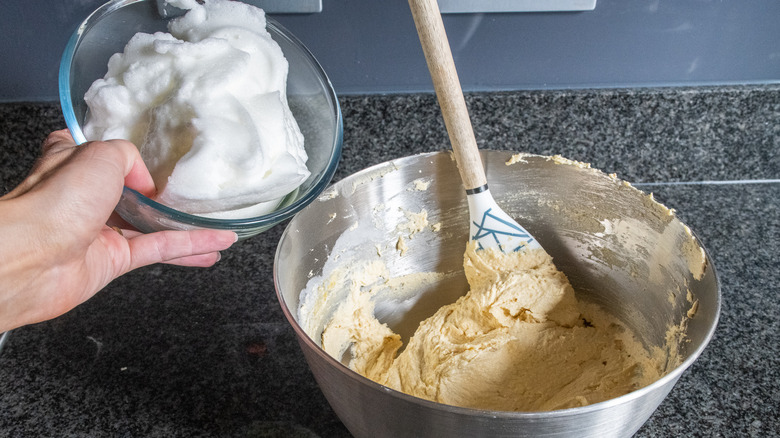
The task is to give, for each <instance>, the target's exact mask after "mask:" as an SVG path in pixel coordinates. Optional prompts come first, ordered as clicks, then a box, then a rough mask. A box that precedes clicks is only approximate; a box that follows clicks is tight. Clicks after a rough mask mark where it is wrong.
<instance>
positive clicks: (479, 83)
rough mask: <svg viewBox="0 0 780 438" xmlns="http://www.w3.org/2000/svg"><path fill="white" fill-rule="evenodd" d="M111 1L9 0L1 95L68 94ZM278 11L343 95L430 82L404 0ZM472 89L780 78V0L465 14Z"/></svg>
mask: <svg viewBox="0 0 780 438" xmlns="http://www.w3.org/2000/svg"><path fill="white" fill-rule="evenodd" d="M101 3H102V0H3V3H2V6H3V13H2V14H0V29H2V34H3V38H2V41H0V58H2V62H1V63H0V101H38V100H56V99H57V69H58V63H59V57H60V54H61V52H62V49H63V47H64V45H65V43H66V41H67V39H68V37H69V36H70V34H71V33H72V32H73V30H74V29H75V27H76V26H77V25H78V23H79V22H80V21H81V20H83V19H84V18H85V17H86V16H87V15H88V14H89V12H90V11H91V10H93V9H94V8H96V7H97V6H98V5H100V4H101ZM276 18H277V19H278V20H279V21H280V22H282V24H284V25H285V26H286V27H288V28H289V29H290V30H292V31H293V32H294V33H295V34H296V35H297V36H298V37H299V38H300V39H301V40H303V41H304V43H306V44H307V45H308V46H309V48H310V49H311V50H312V52H313V53H314V54H315V56H316V57H317V58H318V59H319V60H320V62H321V63H322V64H323V66H324V67H325V70H326V71H327V72H328V74H329V76H330V78H331V80H332V81H333V83H334V86H335V88H336V91H337V92H338V93H341V94H355V93H393V92H415V91H430V90H431V85H430V79H429V77H428V71H427V69H426V66H425V61H424V59H423V57H422V51H421V50H420V48H419V44H418V41H417V35H416V33H415V30H414V24H413V22H412V19H411V15H410V13H409V11H408V6H407V3H406V2H405V1H403V0H323V11H322V12H321V13H318V14H311V15H280V16H276ZM445 26H446V27H447V31H448V33H449V35H450V41H451V44H452V47H453V53H454V55H455V58H456V59H455V61H456V63H457V65H458V68H459V73H460V77H461V81H462V82H463V87H464V89H466V90H469V91H481V90H515V89H540V88H585V87H633V86H676V85H702V84H707V85H713V84H716V85H717V84H743V83H777V82H780V1H778V0H752V1H751V0H747V1H745V0H721V1H717V0H636V1H635V0H598V3H597V5H596V9H595V10H593V11H588V12H555V13H512V14H456V15H446V16H445Z"/></svg>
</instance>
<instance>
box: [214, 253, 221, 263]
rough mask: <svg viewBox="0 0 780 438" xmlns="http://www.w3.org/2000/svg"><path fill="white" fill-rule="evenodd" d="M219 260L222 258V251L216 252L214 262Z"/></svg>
mask: <svg viewBox="0 0 780 438" xmlns="http://www.w3.org/2000/svg"><path fill="white" fill-rule="evenodd" d="M220 260H222V253H221V252H217V259H216V260H214V263H217V262H218V261H220Z"/></svg>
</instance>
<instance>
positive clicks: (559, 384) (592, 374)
mask: <svg viewBox="0 0 780 438" xmlns="http://www.w3.org/2000/svg"><path fill="white" fill-rule="evenodd" d="M464 268H465V273H466V277H467V280H468V283H469V286H470V291H469V292H468V293H467V294H466V295H464V296H463V297H461V298H460V299H458V300H457V301H456V302H455V303H452V304H449V305H446V306H444V307H442V308H440V309H439V310H438V311H437V312H436V313H435V314H434V315H433V316H431V317H430V318H428V319H426V320H425V321H423V322H422V323H420V326H419V327H418V329H417V331H416V332H415V333H414V336H412V338H411V339H410V341H409V343H408V345H406V347H405V348H403V351H401V353H400V354H398V351H400V350H401V348H402V342H401V337H400V336H399V335H398V334H396V333H394V332H393V331H392V330H391V329H390V328H389V327H388V326H387V325H385V324H382V323H381V322H379V321H378V320H377V318H376V317H375V316H374V302H373V300H372V297H373V295H374V294H376V292H377V288H380V289H386V288H387V287H388V283H389V282H390V279H389V275H388V274H387V272H386V269H384V268H383V266H382V262H380V261H375V262H372V263H370V264H366V265H365V266H363V267H360V268H358V267H357V266H352V267H350V269H344V270H339V271H337V272H335V273H334V274H333V276H331V278H330V279H329V280H328V281H326V282H325V283H324V284H323V285H322V286H321V287H322V290H323V292H324V294H325V295H327V294H328V291H327V289H328V285H336V284H342V285H343V284H351V286H350V290H349V292H348V294H347V298H346V299H345V300H343V301H342V302H341V303H340V304H339V306H338V308H337V309H336V310H335V311H334V312H333V317H332V318H331V319H330V321H329V322H328V323H327V324H326V325H325V328H324V330H323V332H322V346H323V348H324V349H325V351H327V352H328V353H329V354H331V355H332V356H334V357H336V358H338V359H339V360H342V361H343V362H344V363H346V364H347V365H348V366H349V367H350V368H352V369H353V370H355V371H357V372H358V373H360V374H362V375H364V376H366V377H368V378H370V379H372V380H374V381H376V382H378V383H380V384H383V385H387V386H389V387H391V388H394V389H396V390H399V391H403V392H405V393H407V394H411V395H414V396H417V397H421V398H425V399H428V400H432V401H436V402H440V403H444V404H449V405H455V406H463V407H471V408H478V409H490V410H504V411H545V410H555V409H563V408H569V407H576V406H584V405H587V404H592V403H597V402H600V401H604V400H607V399H610V398H614V397H617V396H620V395H623V394H626V393H628V392H631V391H633V390H635V389H638V388H640V387H643V386H646V385H648V384H650V383H652V382H653V381H655V380H657V379H658V378H659V377H660V376H661V374H662V366H663V364H665V361H666V357H660V356H661V355H655V357H654V355H651V354H650V353H648V351H647V350H645V349H644V348H643V346H642V344H641V343H640V342H639V341H638V340H637V339H636V338H635V337H634V336H633V334H632V333H631V332H629V331H628V330H626V329H625V328H624V327H623V326H622V325H621V324H620V323H619V322H618V321H617V320H616V319H615V318H614V317H612V316H611V315H609V314H607V313H606V312H604V311H602V310H601V309H600V308H598V307H597V306H595V305H593V304H589V303H585V302H579V301H578V300H577V298H576V296H575V293H574V290H573V289H572V287H571V285H570V284H569V281H568V279H567V278H566V276H565V275H564V274H563V273H562V272H560V271H558V270H557V269H556V267H555V266H554V265H553V262H552V258H551V257H550V256H549V255H548V254H547V253H546V252H544V251H542V250H534V251H522V252H517V253H511V254H504V253H501V252H497V251H494V250H481V251H477V250H476V247H475V244H474V243H473V242H472V243H471V244H469V246H468V249H467V251H466V253H465V256H464ZM357 271H360V272H357ZM339 275H341V276H345V275H346V276H350V277H351V280H348V281H344V279H343V278H341V279H336V278H335V276H339ZM420 275H423V274H420Z"/></svg>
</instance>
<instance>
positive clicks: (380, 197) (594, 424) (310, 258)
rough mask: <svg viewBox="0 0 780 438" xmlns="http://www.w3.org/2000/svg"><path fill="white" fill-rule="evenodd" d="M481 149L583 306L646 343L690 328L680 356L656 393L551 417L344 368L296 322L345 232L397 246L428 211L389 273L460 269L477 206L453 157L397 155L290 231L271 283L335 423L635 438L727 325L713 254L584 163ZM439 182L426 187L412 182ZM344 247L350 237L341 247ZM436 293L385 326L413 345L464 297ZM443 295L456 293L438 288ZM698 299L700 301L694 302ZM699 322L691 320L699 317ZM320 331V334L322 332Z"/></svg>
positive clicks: (438, 433) (671, 218) (443, 433)
mask: <svg viewBox="0 0 780 438" xmlns="http://www.w3.org/2000/svg"><path fill="white" fill-rule="evenodd" d="M512 156H513V155H512V154H511V153H510V152H504V151H483V161H484V162H485V165H486V168H487V175H488V181H489V184H490V188H491V191H492V192H493V194H494V196H495V198H496V200H497V201H498V202H499V204H500V205H501V206H502V208H504V210H506V211H507V212H508V213H509V214H510V215H512V216H513V217H515V218H516V219H517V220H518V222H520V223H521V224H523V226H524V227H526V228H527V229H528V230H529V231H530V232H531V234H533V235H534V236H536V237H537V238H538V239H539V241H540V242H541V244H542V246H543V247H544V248H545V249H546V250H547V251H548V252H549V253H550V254H551V255H552V256H553V258H554V261H555V263H556V265H557V266H558V268H559V269H561V270H562V271H563V272H564V273H566V275H567V276H568V277H569V279H570V281H571V283H572V285H573V286H574V288H575V290H577V294H578V298H579V299H581V300H586V301H591V302H595V303H598V304H600V305H602V306H603V307H605V308H606V309H608V310H609V311H611V312H612V313H614V314H615V315H616V316H618V317H619V318H620V319H621V320H622V322H623V323H624V324H625V325H626V326H628V327H629V328H631V329H633V330H634V331H635V332H636V333H637V334H638V335H639V337H640V338H641V340H642V341H643V342H644V343H645V344H646V346H659V347H662V346H664V345H665V337H666V335H667V332H668V328H669V327H670V326H678V327H681V328H682V329H684V333H685V340H684V342H682V343H680V344H679V348H676V347H675V348H674V350H677V351H673V352H672V353H679V355H680V361H679V362H677V363H678V364H679V365H670V366H669V369H668V370H667V374H666V375H665V376H664V377H662V378H661V379H660V380H658V381H656V382H655V383H653V384H652V385H650V386H647V387H645V388H642V389H639V390H636V391H634V392H632V393H629V394H627V395H624V396H622V397H618V398H615V399H612V400H608V401H605V402H601V403H597V404H593V405H589V406H585V407H579V408H572V409H565V410H558V411H550V412H495V411H480V410H474V409H466V408H459V407H453V406H446V405H442V404H438V403H434V402H430V401H426V400H422V399H418V398H416V397H412V396H409V395H406V394H403V393H400V392H397V391H394V390H391V389H389V388H387V387H384V386H382V385H379V384H377V383H374V382H372V381H370V380H368V379H366V378H364V377H362V376H360V375H358V374H356V373H354V372H353V371H351V370H349V369H348V368H347V367H345V366H344V365H342V364H341V363H340V362H339V361H338V360H336V359H334V358H333V357H331V356H329V355H328V354H327V353H325V352H324V351H323V350H322V349H321V348H320V346H319V343H320V342H319V340H318V337H319V333H313V336H312V337H310V336H309V335H307V334H306V333H305V332H304V330H303V329H302V328H301V324H300V323H299V321H298V317H297V308H298V305H299V295H300V293H301V291H302V290H303V289H304V288H305V287H306V285H307V283H308V282H309V281H312V279H315V280H316V278H317V276H319V275H321V274H322V270H323V266H324V264H325V262H326V260H327V258H328V256H329V254H330V253H331V251H332V250H333V248H334V245H336V243H337V239H338V238H339V237H340V236H341V235H342V233H344V232H345V231H347V230H349V229H352V228H354V226H355V225H356V224H366V223H373V224H377V225H378V226H377V227H376V232H375V233H374V234H373V235H371V236H369V237H367V238H364V239H355V240H353V241H352V243H349V244H348V245H352V246H353V248H351V249H352V250H354V251H356V252H360V251H367V250H368V251H371V250H373V251H376V249H373V248H374V246H375V245H377V244H382V242H385V243H387V242H395V241H396V239H397V236H398V230H397V228H396V227H397V225H398V224H400V223H402V222H403V221H404V220H406V219H405V217H404V215H403V214H402V212H403V210H406V211H414V212H419V211H421V210H422V209H425V210H427V212H428V219H429V222H430V223H436V222H440V223H441V230H440V231H438V232H428V233H420V234H418V235H415V236H414V238H412V239H409V240H408V241H407V245H408V250H407V251H406V253H405V254H404V255H401V254H400V252H398V251H395V252H394V251H390V252H389V253H388V254H385V256H384V258H385V260H386V261H387V264H388V267H389V269H390V271H391V274H393V275H402V274H406V273H411V272H416V271H439V272H446V271H452V270H458V269H462V263H463V252H464V249H465V243H466V241H467V238H468V206H467V204H466V199H465V195H464V192H463V190H462V186H461V184H460V178H459V176H458V172H457V169H456V166H455V163H454V161H453V160H452V159H451V156H450V154H449V153H446V152H439V153H431V154H423V155H417V156H412V157H406V158H402V159H398V160H395V161H392V162H388V163H384V164H381V165H378V166H375V167H372V168H369V169H366V170H364V171H362V172H359V173H356V174H354V175H352V176H350V177H348V178H346V179H343V180H341V181H339V182H338V183H337V184H335V185H334V186H332V187H331V188H329V189H327V190H326V191H325V192H324V194H323V195H321V196H320V198H319V199H318V200H316V201H314V202H313V203H312V204H310V205H309V206H308V207H306V208H305V209H304V210H302V211H301V212H300V213H298V214H297V215H296V216H295V217H294V219H293V220H292V221H291V222H290V223H289V225H288V226H287V228H286V230H285V232H284V234H283V236H282V238H281V241H280V243H279V246H278V248H277V253H276V260H275V267H274V277H275V278H274V280H275V284H276V290H277V295H278V297H279V300H280V302H281V305H282V309H283V311H284V313H285V315H286V317H287V319H288V320H289V321H290V324H291V325H292V327H293V329H294V330H295V333H296V335H297V337H298V341H299V343H300V345H301V348H302V349H303V352H304V355H305V356H306V359H307V361H308V363H309V365H310V367H311V370H312V372H313V374H314V376H315V378H316V380H317V382H318V384H319V385H320V387H321V389H322V391H323V393H324V394H325V396H326V397H327V399H328V401H329V403H330V404H331V406H332V407H333V409H334V411H335V412H336V414H337V415H338V416H339V418H340V419H341V420H342V421H343V422H344V424H345V425H346V426H347V428H348V429H349V430H350V432H351V433H352V434H354V435H355V436H357V437H405V436H415V437H422V436H430V437H475V436H490V437H503V436H513V437H517V436H535V437H539V436H543V437H572V436H577V437H589V436H593V437H610V436H630V435H632V434H633V433H634V432H635V431H636V430H638V429H639V428H640V427H641V426H642V424H643V423H644V422H645V421H646V420H647V419H648V418H649V417H650V415H651V414H652V413H653V411H654V410H655V409H656V408H657V407H658V405H659V404H660V403H661V401H662V400H663V399H664V397H665V396H666V395H667V394H668V393H669V391H670V390H671V389H672V387H673V386H674V384H675V383H676V382H677V380H678V379H679V377H680V375H681V374H682V373H683V372H684V371H685V370H686V369H687V368H688V367H689V366H690V365H691V364H692V363H693V361H694V360H696V358H697V357H698V356H699V355H700V354H701V352H702V350H703V349H704V348H705V346H706V345H707V343H708V342H709V340H710V338H711V337H712V334H713V331H714V330H715V326H716V324H717V320H718V314H719V310H720V289H719V283H718V279H717V276H716V273H715V270H714V268H713V265H712V263H711V260H710V258H709V256H708V255H707V254H706V252H705V251H704V250H703V249H702V247H701V246H700V245H699V242H698V241H697V239H696V238H695V237H694V236H692V234H691V232H690V230H689V229H688V227H686V226H685V225H684V224H682V223H681V222H680V221H679V220H678V219H677V218H676V217H675V215H674V214H673V212H671V211H670V210H668V209H666V208H665V207H663V206H662V205H660V204H658V203H657V202H655V201H654V200H653V199H652V197H650V196H649V195H647V194H645V193H643V192H641V191H639V190H637V189H635V188H633V187H631V186H630V185H628V184H625V183H623V182H621V181H619V180H618V179H616V178H614V177H612V176H608V175H605V174H604V173H602V172H599V171H597V170H594V169H590V168H588V167H587V166H585V165H582V164H581V163H573V162H567V161H566V160H560V159H551V158H549V157H540V156H517V157H516V158H520V159H519V160H516V161H518V162H516V163H514V164H511V165H508V164H507V163H508V162H509V161H510V159H511V158H512ZM416 180H421V181H422V182H430V186H429V187H427V189H420V187H424V184H423V185H421V186H420V185H416V184H415V181H416ZM341 244H343V242H342V243H341ZM445 286H446V287H445V288H443V289H441V290H439V291H438V292H436V291H435V290H434V291H432V292H431V291H428V292H426V293H424V294H423V295H424V296H423V297H421V299H420V300H419V301H418V302H417V303H416V304H415V305H414V306H413V308H412V309H411V310H408V311H404V312H400V313H402V314H400V315H399V314H393V312H390V313H388V314H386V315H383V316H382V317H380V320H382V319H383V318H384V320H383V322H386V323H388V325H390V326H391V328H393V329H395V330H396V331H397V332H399V333H400V334H401V335H402V337H404V338H407V337H408V336H409V334H411V332H413V330H414V328H416V326H417V323H418V322H419V321H420V320H421V319H422V318H424V317H425V316H427V315H430V314H432V313H433V312H434V311H435V309H437V308H438V307H439V306H441V305H442V304H445V303H448V302H451V301H453V300H454V299H455V298H457V296H458V295H460V294H462V293H464V292H465V290H466V284H465V279H464V278H462V277H457V278H456V279H455V280H451V281H450V284H447V285H445ZM443 290H447V291H450V292H442V291H443ZM694 303H695V304H694ZM689 314H690V315H692V317H689V316H690V315H689ZM318 330H321V327H319V328H318Z"/></svg>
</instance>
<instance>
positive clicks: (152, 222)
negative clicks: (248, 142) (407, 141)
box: [59, 0, 343, 239]
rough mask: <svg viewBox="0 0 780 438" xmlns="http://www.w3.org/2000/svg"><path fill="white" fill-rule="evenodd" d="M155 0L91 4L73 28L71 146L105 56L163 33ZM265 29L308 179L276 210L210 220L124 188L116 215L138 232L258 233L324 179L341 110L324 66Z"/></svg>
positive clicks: (67, 70) (64, 100) (68, 82)
mask: <svg viewBox="0 0 780 438" xmlns="http://www.w3.org/2000/svg"><path fill="white" fill-rule="evenodd" d="M156 3H157V2H156V1H154V0H113V1H110V2H108V3H106V4H104V5H103V6H101V7H99V8H98V9H96V10H95V11H94V12H93V13H92V14H91V15H90V16H89V17H87V19H85V20H84V22H83V23H81V25H80V26H79V27H78V28H77V29H76V31H75V32H74V33H73V35H72V36H71V38H70V40H69V41H68V44H67V46H66V47H65V51H64V53H63V55H62V60H61V62H60V72H59V92H60V104H61V106H62V112H63V115H64V117H65V123H66V124H67V126H68V128H69V129H70V132H71V134H72V135H73V138H74V139H75V140H76V143H79V144H81V143H84V142H86V141H87V139H86V138H85V137H84V133H83V132H82V129H81V125H82V122H83V121H84V118H85V115H86V113H87V105H86V103H85V102H84V93H85V92H86V91H87V89H88V88H89V86H90V85H91V84H92V82H94V81H95V80H96V79H98V78H101V77H103V76H104V75H105V73H106V70H107V64H108V59H109V58H110V57H111V55H113V54H114V53H117V52H121V51H122V50H123V49H124V46H125V44H127V41H129V40H130V37H132V36H133V35H134V34H135V33H137V32H147V33H154V32H161V31H162V32H164V31H167V20H166V19H164V18H162V17H161V16H160V14H159V12H158V9H157V6H156ZM267 22H268V23H267V28H268V31H269V32H270V33H271V36H272V37H273V39H274V40H275V41H276V42H277V43H278V44H279V46H280V47H281V49H282V52H284V55H285V57H286V58H287V61H288V62H289V65H290V67H289V74H288V78H287V97H288V101H289V103H290V109H291V110H292V112H293V115H294V116H295V118H296V121H297V122H298V124H299V126H300V128H301V131H302V132H303V135H304V138H305V141H304V147H305V148H306V153H307V154H308V156H309V160H308V162H307V166H308V167H309V170H310V171H311V176H310V177H309V178H308V179H307V180H306V181H305V182H304V183H303V184H302V185H301V186H300V187H298V189H297V190H295V191H294V192H292V193H289V194H288V195H287V196H286V197H285V198H284V199H283V200H282V201H281V203H280V205H279V207H278V208H277V209H276V210H275V211H273V212H271V213H269V214H265V215H262V216H257V217H252V218H246V219H213V218H207V217H202V216H195V215H191V214H187V213H183V212H181V211H178V210H176V209H173V208H170V207H167V206H165V205H162V204H160V203H158V202H156V201H154V200H152V199H150V198H148V197H146V196H144V195H142V194H140V193H138V192H137V191H135V190H132V189H129V188H127V187H125V189H124V191H123V194H122V197H121V199H120V200H119V204H118V205H117V207H116V211H117V213H119V215H120V216H121V217H122V218H123V219H124V220H126V221H127V222H129V223H130V224H131V225H133V226H134V227H135V228H137V229H138V230H139V231H142V232H153V231H159V230H171V229H173V230H186V229H195V228H212V229H227V230H233V231H235V232H236V233H237V234H238V236H239V238H240V239H244V238H247V237H250V236H253V235H256V234H258V233H261V232H263V231H265V230H267V229H268V228H270V227H272V226H273V225H275V224H277V223H279V222H281V221H283V220H285V219H288V218H290V217H291V216H293V215H294V214H295V213H296V212H297V211H298V210H300V209H301V208H303V207H304V206H306V205H307V204H309V203H310V202H311V201H313V200H314V199H316V198H317V196H318V195H319V194H320V193H321V192H322V191H323V190H324V189H325V187H326V186H327V185H328V184H329V183H330V180H331V178H332V177H333V174H334V173H335V171H336V167H337V165H338V162H339V159H340V158H341V147H342V142H343V121H342V116H341V108H340V106H339V103H338V99H337V97H336V93H335V91H334V90H333V86H332V85H331V83H330V80H329V79H328V77H327V75H326V74H325V71H324V70H323V69H322V67H321V66H320V64H319V62H317V60H316V59H315V58H314V56H313V55H312V54H311V52H309V50H308V49H307V48H306V47H305V46H304V45H303V43H302V42H301V41H300V40H298V39H297V38H296V37H295V36H294V35H293V34H292V33H290V31H288V30H287V29H285V28H284V27H283V26H281V25H280V24H279V23H278V22H276V21H275V20H273V19H272V18H270V17H267Z"/></svg>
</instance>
